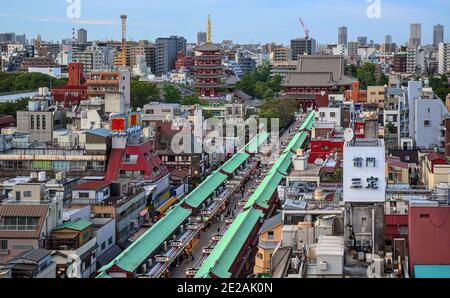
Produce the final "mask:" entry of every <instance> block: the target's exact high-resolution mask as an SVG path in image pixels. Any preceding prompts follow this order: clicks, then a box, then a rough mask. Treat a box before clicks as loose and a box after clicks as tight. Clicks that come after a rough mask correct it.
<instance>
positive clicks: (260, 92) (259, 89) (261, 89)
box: [255, 81, 268, 98]
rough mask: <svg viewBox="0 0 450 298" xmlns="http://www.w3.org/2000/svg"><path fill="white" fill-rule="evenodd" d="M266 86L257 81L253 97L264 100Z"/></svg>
mask: <svg viewBox="0 0 450 298" xmlns="http://www.w3.org/2000/svg"><path fill="white" fill-rule="evenodd" d="M267 89H268V88H267V85H266V83H264V82H261V81H258V82H256V84H255V96H256V97H257V98H264V95H265V94H266V91H267Z"/></svg>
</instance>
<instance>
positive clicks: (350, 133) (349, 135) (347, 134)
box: [344, 128, 355, 142]
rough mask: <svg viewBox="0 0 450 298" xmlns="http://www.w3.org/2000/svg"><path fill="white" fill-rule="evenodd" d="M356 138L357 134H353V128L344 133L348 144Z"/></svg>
mask: <svg viewBox="0 0 450 298" xmlns="http://www.w3.org/2000/svg"><path fill="white" fill-rule="evenodd" d="M354 137H355V133H354V132H353V129H351V128H347V129H345V131H344V140H345V141H346V142H351V141H353V138H354Z"/></svg>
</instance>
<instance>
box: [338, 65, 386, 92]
mask: <svg viewBox="0 0 450 298" xmlns="http://www.w3.org/2000/svg"><path fill="white" fill-rule="evenodd" d="M346 73H347V75H349V76H352V77H354V78H357V79H358V81H359V83H360V86H361V89H367V86H384V85H387V84H389V78H388V77H387V76H386V75H385V74H384V73H382V74H381V76H380V79H379V80H377V78H376V77H375V64H373V63H370V62H367V63H364V64H363V65H362V66H360V67H357V66H355V65H353V64H351V65H348V66H347V67H346Z"/></svg>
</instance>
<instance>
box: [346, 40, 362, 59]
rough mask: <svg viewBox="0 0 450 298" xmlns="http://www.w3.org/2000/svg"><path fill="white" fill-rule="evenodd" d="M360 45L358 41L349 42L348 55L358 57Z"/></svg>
mask: <svg viewBox="0 0 450 298" xmlns="http://www.w3.org/2000/svg"><path fill="white" fill-rule="evenodd" d="M358 46H359V43H358V42H357V41H351V42H349V43H348V52H347V53H348V56H349V57H356V56H357V55H358Z"/></svg>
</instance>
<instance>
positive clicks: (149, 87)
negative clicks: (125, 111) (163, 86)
mask: <svg viewBox="0 0 450 298" xmlns="http://www.w3.org/2000/svg"><path fill="white" fill-rule="evenodd" d="M160 100H161V98H160V93H159V89H158V86H157V85H156V84H154V83H150V82H141V81H137V80H132V81H131V106H132V107H133V108H142V107H143V106H144V105H146V104H148V103H149V102H152V101H160Z"/></svg>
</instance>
